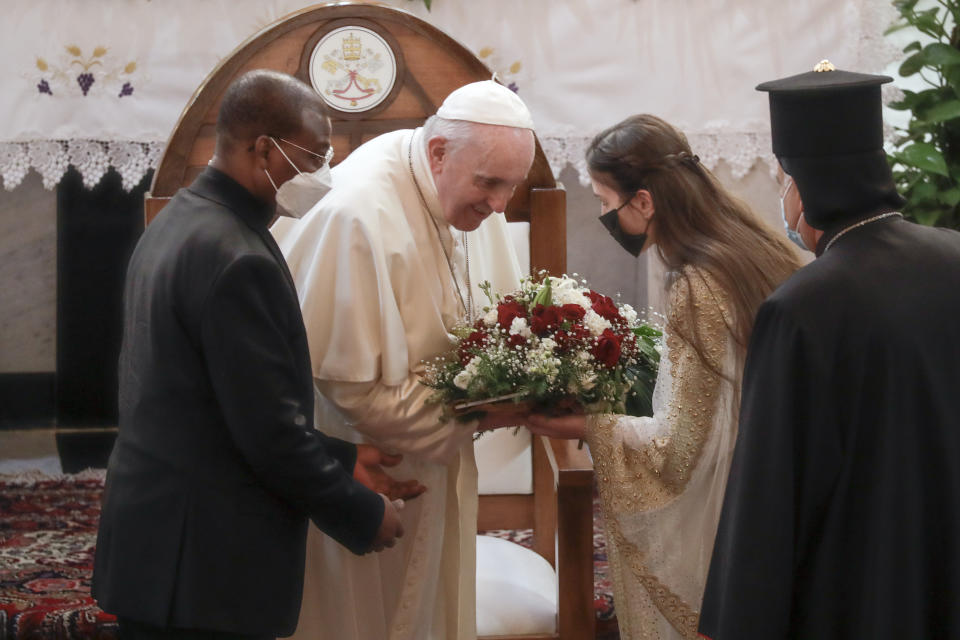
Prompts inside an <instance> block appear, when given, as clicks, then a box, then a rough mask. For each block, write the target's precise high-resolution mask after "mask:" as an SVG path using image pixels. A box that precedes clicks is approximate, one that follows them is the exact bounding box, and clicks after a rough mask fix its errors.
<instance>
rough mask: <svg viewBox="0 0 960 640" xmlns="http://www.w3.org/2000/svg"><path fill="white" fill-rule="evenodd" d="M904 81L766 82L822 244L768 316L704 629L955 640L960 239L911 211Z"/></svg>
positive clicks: (822, 77)
mask: <svg viewBox="0 0 960 640" xmlns="http://www.w3.org/2000/svg"><path fill="white" fill-rule="evenodd" d="M890 80H891V79H890V78H888V77H885V76H872V75H864V74H859V73H850V72H845V71H838V70H835V69H833V68H832V66H830V65H828V64H821V65H818V70H817V71H815V72H812V73H804V74H801V75H798V76H793V77H790V78H785V79H783V80H777V81H774V82H768V83H765V84H762V85H760V86H759V87H758V89H759V90H761V91H767V92H769V96H770V111H771V126H772V133H773V149H774V153H775V154H776V155H777V157H778V159H779V160H780V163H781V165H782V166H783V169H784V171H786V172H787V173H788V174H789V175H790V176H791V178H792V179H793V181H794V182H795V184H796V187H797V189H798V190H799V193H800V198H801V199H802V201H803V206H804V217H805V219H806V220H807V222H808V223H809V224H810V225H811V226H812V227H814V228H816V229H820V230H822V231H823V235H822V237H821V238H820V240H819V241H818V243H817V247H816V253H817V255H818V259H817V260H815V261H814V262H812V263H810V264H809V265H807V266H806V267H804V268H803V269H801V270H799V271H798V272H797V273H796V274H795V275H794V276H793V277H791V278H790V279H789V280H787V282H786V283H784V284H783V285H782V286H781V287H780V288H779V289H777V291H775V292H774V293H773V294H772V295H771V296H770V298H768V299H767V301H766V302H765V303H764V304H763V306H761V307H760V310H759V311H758V313H757V318H756V322H755V325H754V330H753V335H752V338H751V341H750V345H749V349H748V355H747V361H746V366H745V371H744V382H743V399H742V409H741V414H740V432H739V436H738V440H737V444H736V450H735V453H734V459H733V464H732V467H731V472H730V478H729V482H728V485H727V492H726V497H725V500H724V507H723V512H722V515H721V519H720V525H719V530H718V532H717V539H716V543H715V546H714V552H713V560H712V563H711V568H710V574H709V578H708V580H707V587H706V592H705V595H704V602H703V609H702V612H701V618H700V632H701V635H703V636H704V637H708V638H712V639H714V640H728V639H732V638H737V639H743V638H764V639H766V638H816V639H817V640H825V639H832V638H838V639H839V638H844V639H848V638H871V639H877V638H891V639H893V638H896V639H898V640H902V639H906V638H911V639H914V638H916V639H919V638H924V639H930V638H960V606H958V605H960V600H958V597H960V596H958V594H960V464H958V461H960V331H958V330H957V327H958V318H960V233H957V232H955V231H951V230H947V229H938V228H930V227H924V226H920V225H916V224H912V223H910V222H908V221H906V220H904V219H903V217H902V216H901V215H900V214H899V213H897V209H898V207H899V206H901V203H902V202H903V200H902V199H901V198H900V196H899V195H898V194H897V192H896V190H895V188H894V184H893V180H892V177H891V173H890V169H889V166H888V165H887V162H886V158H885V155H884V153H883V140H882V120H881V100H880V85H881V84H884V83H886V82H889V81H890Z"/></svg>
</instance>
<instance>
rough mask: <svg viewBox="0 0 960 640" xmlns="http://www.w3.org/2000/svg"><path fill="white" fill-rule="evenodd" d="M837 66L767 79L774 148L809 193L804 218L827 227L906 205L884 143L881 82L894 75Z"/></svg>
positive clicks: (803, 193)
mask: <svg viewBox="0 0 960 640" xmlns="http://www.w3.org/2000/svg"><path fill="white" fill-rule="evenodd" d="M892 80H893V79H892V78H890V77H889V76H876V75H870V74H865V73H854V72H851V71H841V70H838V69H836V68H835V67H834V66H833V65H832V64H830V63H829V62H827V61H826V60H824V61H822V62H821V63H820V64H818V65H817V66H816V67H815V68H814V70H813V71H811V72H809V73H801V74H799V75H795V76H790V77H789V78H782V79H780V80H773V81H770V82H764V83H763V84H761V85H759V86H758V87H757V90H758V91H766V92H768V93H769V94H770V131H771V137H772V140H773V153H774V154H775V155H776V156H777V159H778V160H780V164H781V165H782V166H783V170H784V171H785V172H786V173H788V174H790V176H791V177H792V178H793V180H794V182H795V183H796V185H797V190H798V192H799V193H800V198H801V200H803V210H804V218H806V220H807V223H808V224H810V225H811V226H812V227H815V228H817V229H823V230H827V229H830V228H832V227H834V226H836V225H838V224H842V223H845V222H849V221H852V220H855V219H857V218H862V217H864V216H866V215H872V214H875V213H881V212H883V211H895V210H897V209H899V208H900V207H901V206H902V205H903V202H904V200H903V198H901V197H900V195H899V194H898V193H897V191H896V187H895V186H894V182H893V176H892V175H891V173H890V165H889V164H888V162H887V156H886V153H885V152H884V150H883V116H882V111H881V109H882V101H881V98H880V86H881V85H883V84H886V83H887V82H892Z"/></svg>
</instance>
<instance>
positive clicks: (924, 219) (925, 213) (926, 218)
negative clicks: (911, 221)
mask: <svg viewBox="0 0 960 640" xmlns="http://www.w3.org/2000/svg"><path fill="white" fill-rule="evenodd" d="M912 213H913V217H914V218H916V220H917V222H919V223H920V224H923V225H926V226H928V227H932V226H933V225H935V224H936V223H937V220H938V219H939V218H940V216H941V215H943V211H942V210H941V209H924V210H921V211H913V212H912Z"/></svg>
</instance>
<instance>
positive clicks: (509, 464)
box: [473, 428, 533, 495]
mask: <svg viewBox="0 0 960 640" xmlns="http://www.w3.org/2000/svg"><path fill="white" fill-rule="evenodd" d="M513 432H514V429H512V428H506V429H497V430H496V431H490V432H488V433H484V434H483V435H482V436H480V437H479V438H477V440H476V441H475V442H474V443H473V452H474V454H475V455H476V457H477V474H478V477H477V490H478V491H479V493H480V495H496V494H509V493H522V494H524V495H530V494H532V493H533V448H532V447H531V439H530V438H531V436H530V432H529V431H527V430H526V429H520V430H519V431H517V433H516V434H514V433H513Z"/></svg>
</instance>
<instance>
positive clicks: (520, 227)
mask: <svg viewBox="0 0 960 640" xmlns="http://www.w3.org/2000/svg"><path fill="white" fill-rule="evenodd" d="M507 233H509V234H510V239H511V240H512V241H513V248H514V250H515V251H516V252H517V262H519V263H520V273H522V274H524V275H526V274H528V273H530V223H529V222H508V223H507Z"/></svg>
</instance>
